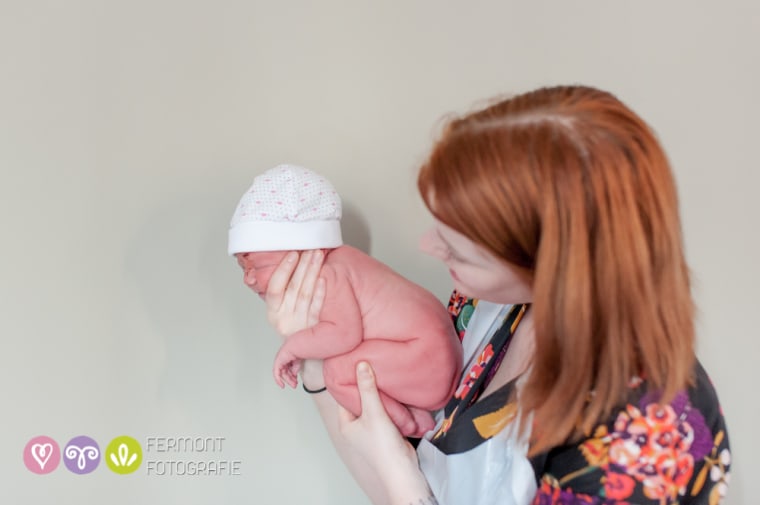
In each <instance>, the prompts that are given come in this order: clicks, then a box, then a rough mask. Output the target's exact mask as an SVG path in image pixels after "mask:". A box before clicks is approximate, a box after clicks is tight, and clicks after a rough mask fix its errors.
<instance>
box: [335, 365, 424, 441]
mask: <svg viewBox="0 0 760 505" xmlns="http://www.w3.org/2000/svg"><path fill="white" fill-rule="evenodd" d="M343 358H344V356H336V357H334V358H330V359H326V360H325V361H324V364H323V370H324V373H323V375H324V378H325V385H327V388H328V390H329V391H330V394H332V395H333V397H334V398H335V401H337V402H338V403H340V404H341V405H342V406H343V407H344V408H346V410H348V411H350V412H351V413H353V414H354V415H359V414H360V413H361V398H360V397H359V390H358V389H357V387H356V368H355V365H354V367H353V370H354V372H353V373H352V374H350V375H348V374H345V373H344V372H345V370H347V369H349V368H352V367H350V366H346V364H344V363H342V361H344V359H343ZM379 394H380V399H381V401H382V402H383V406H384V407H385V411H386V412H387V413H388V417H390V418H391V421H393V424H395V425H396V427H397V428H398V429H399V431H400V432H401V434H402V435H404V436H407V437H410V436H420V434H421V433H424V432H425V431H427V430H428V429H430V428H428V425H430V424H431V423H432V422H433V419H432V417H430V414H429V413H428V417H430V419H426V418H425V417H424V416H421V415H419V413H418V412H413V411H410V409H408V408H407V407H406V406H404V405H402V404H401V403H399V402H398V401H396V400H395V399H393V398H392V397H390V396H388V394H386V393H384V392H383V391H379ZM418 421H422V422H423V424H422V425H421V426H419V425H418ZM426 428H427V429H426Z"/></svg>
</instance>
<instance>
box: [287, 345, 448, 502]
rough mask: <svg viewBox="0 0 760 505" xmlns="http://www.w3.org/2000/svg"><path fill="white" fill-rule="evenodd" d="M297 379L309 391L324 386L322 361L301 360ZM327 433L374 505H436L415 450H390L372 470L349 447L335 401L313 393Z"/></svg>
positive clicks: (360, 456)
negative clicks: (384, 458)
mask: <svg viewBox="0 0 760 505" xmlns="http://www.w3.org/2000/svg"><path fill="white" fill-rule="evenodd" d="M301 379H302V380H303V383H304V385H305V386H306V387H307V388H308V389H310V390H318V389H321V388H322V387H323V386H324V378H323V377H322V362H321V361H316V360H307V361H306V362H304V366H303V370H302V374H301ZM313 397H314V403H315V404H316V406H317V410H318V411H319V414H320V416H321V417H322V421H323V422H324V424H325V428H326V429H327V433H328V434H329V436H330V439H331V440H332V443H333V445H334V446H335V450H336V451H337V452H338V455H339V456H340V458H341V459H342V460H343V462H344V464H345V465H346V467H347V468H348V470H349V471H350V472H351V475H352V476H353V477H354V480H356V482H357V484H359V487H361V488H362V490H363V491H364V492H365V493H366V494H367V496H368V497H369V498H370V500H371V501H372V503H374V504H375V505H438V502H437V501H436V499H435V497H433V495H432V493H431V492H430V489H429V487H428V483H427V481H426V480H425V476H424V474H423V473H422V471H421V470H420V468H419V464H418V462H417V457H416V453H414V451H413V449H411V447H409V452H406V453H404V451H397V452H392V453H391V454H392V455H391V456H388V460H387V461H383V462H382V464H381V465H379V467H380V469H379V470H375V469H374V468H373V466H372V465H369V464H367V463H368V462H367V461H366V459H365V458H364V457H363V456H362V455H360V454H359V453H357V452H355V451H354V450H352V448H351V445H350V444H349V443H348V442H347V440H346V439H345V438H344V437H343V435H342V433H341V431H340V425H339V422H338V404H337V402H336V401H335V399H334V398H333V397H332V396H331V395H330V394H329V393H328V392H327V391H324V392H322V393H318V394H315V395H313Z"/></svg>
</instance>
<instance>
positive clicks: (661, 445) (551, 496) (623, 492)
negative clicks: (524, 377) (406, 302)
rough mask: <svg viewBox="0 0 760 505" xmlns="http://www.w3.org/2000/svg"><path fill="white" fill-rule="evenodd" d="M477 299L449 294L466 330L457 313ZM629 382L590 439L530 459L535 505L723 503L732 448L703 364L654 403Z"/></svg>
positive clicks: (641, 386) (640, 385) (643, 387)
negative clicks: (688, 381)
mask: <svg viewBox="0 0 760 505" xmlns="http://www.w3.org/2000/svg"><path fill="white" fill-rule="evenodd" d="M473 305H477V301H475V302H474V303H473V301H470V300H466V299H464V297H462V296H461V295H459V294H458V293H456V292H455V293H454V294H453V295H452V298H451V303H450V304H449V311H450V313H451V314H452V318H453V319H454V322H455V324H456V325H457V330H458V331H460V332H461V334H464V329H466V322H464V324H462V321H459V320H458V319H459V317H460V315H461V316H466V318H467V319H468V320H469V317H470V316H471V311H470V312H469V313H468V314H465V313H464V312H466V311H464V312H463V311H462V310H461V308H462V307H467V306H470V307H472V306H473ZM459 326H463V328H462V329H460V327H459ZM507 386H510V388H508V389H511V386H512V384H508V385H507ZM505 387H506V386H505ZM630 387H631V390H630V396H629V398H628V401H627V402H626V404H625V405H621V407H620V408H619V409H617V411H615V412H614V413H613V414H612V415H611V416H610V417H609V418H608V419H607V420H606V421H605V422H604V423H600V424H599V425H598V426H596V427H595V428H594V429H593V430H592V431H591V433H590V435H589V436H588V437H587V438H584V439H582V440H579V441H577V442H574V443H571V444H567V445H563V446H559V447H555V448H553V449H552V450H550V451H548V452H547V453H544V454H541V455H539V456H537V457H536V458H534V459H533V460H532V463H533V466H534V470H535V472H536V481H537V482H538V492H537V494H536V497H535V498H534V500H533V504H534V505H554V504H562V505H582V504H593V505H599V504H605V505H611V504H621V505H625V504H658V505H664V504H679V505H685V504H706V505H717V504H719V503H720V502H721V500H722V498H723V496H724V495H725V493H726V490H727V487H728V482H729V470H730V465H731V453H730V448H729V441H728V434H727V432H726V424H725V419H724V417H723V412H722V410H721V408H720V404H719V402H718V398H717V395H716V393H715V389H714V387H713V385H712V383H711V382H710V379H709V377H708V375H707V373H706V372H705V370H704V369H703V368H702V366H701V364H699V363H697V364H696V366H695V370H694V383H693V385H692V386H690V387H689V388H688V389H685V390H683V391H681V392H679V393H678V394H677V395H676V397H675V398H674V399H673V401H671V402H670V403H669V404H667V405H660V404H658V403H657V400H658V398H657V396H656V395H654V394H652V393H649V392H647V384H646V381H644V380H641V379H634V380H632V381H631V384H630ZM486 399H487V398H486ZM501 399H502V400H504V399H506V398H501ZM475 405H477V403H476V404H473V405H472V406H471V407H470V408H472V407H474V406H475ZM490 408H491V409H493V408H494V406H490Z"/></svg>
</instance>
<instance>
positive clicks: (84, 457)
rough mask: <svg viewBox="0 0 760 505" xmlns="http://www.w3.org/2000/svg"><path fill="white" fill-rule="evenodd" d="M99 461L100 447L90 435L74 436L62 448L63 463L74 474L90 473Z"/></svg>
mask: <svg viewBox="0 0 760 505" xmlns="http://www.w3.org/2000/svg"><path fill="white" fill-rule="evenodd" d="M99 463H100V447H98V443H97V442H96V441H94V440H93V439H91V438H90V437H85V436H84V435H82V436H80V437H74V438H72V439H71V440H70V441H69V443H68V444H66V447H65V448H64V449H63V464H64V465H66V468H68V469H69V470H71V471H72V472H74V473H76V474H80V475H82V474H85V473H90V472H92V471H93V470H95V469H96V468H97V467H98V464H99Z"/></svg>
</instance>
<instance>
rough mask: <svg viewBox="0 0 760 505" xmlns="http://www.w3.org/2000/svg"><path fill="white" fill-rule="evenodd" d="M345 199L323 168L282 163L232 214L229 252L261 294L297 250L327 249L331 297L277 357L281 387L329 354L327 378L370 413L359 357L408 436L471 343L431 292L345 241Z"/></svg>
mask: <svg viewBox="0 0 760 505" xmlns="http://www.w3.org/2000/svg"><path fill="white" fill-rule="evenodd" d="M340 217H341V205H340V198H339V196H338V195H337V193H336V192H335V190H334V189H333V187H332V185H330V183H329V182H327V181H326V180H325V179H324V178H323V177H321V176H319V175H318V174H315V173H314V172H312V171H310V170H307V169H304V168H301V167H295V166H289V165H280V166H278V167H275V168H273V169H271V170H269V171H267V172H265V173H264V174H262V175H260V176H258V177H256V178H255V179H254V182H253V186H252V187H251V188H250V189H249V190H248V192H247V193H246V194H245V195H244V196H243V198H242V200H241V202H240V204H239V206H238V208H237V209H236V211H235V215H234V216H233V219H232V224H231V228H230V235H229V253H230V254H234V255H235V256H236V257H237V259H238V263H239V264H240V266H241V267H242V268H243V271H244V281H245V283H246V284H247V285H248V286H249V287H250V288H251V289H253V290H254V291H255V292H256V293H258V294H259V295H263V294H264V293H266V289H267V286H268V283H269V278H270V276H271V274H272V272H273V271H274V269H275V268H276V267H277V265H279V263H280V262H281V261H282V259H283V258H284V256H285V255H286V254H287V253H288V252H289V251H293V250H296V251H303V250H309V249H323V250H324V252H325V261H324V264H323V267H322V271H321V273H320V277H322V278H323V279H324V280H325V300H324V303H323V306H322V311H321V313H320V316H319V322H318V323H317V324H316V325H315V326H313V327H311V328H307V329H305V330H302V331H299V332H296V333H295V334H293V335H291V336H290V337H288V338H287V339H286V341H285V343H284V344H283V345H282V347H281V348H280V350H279V352H278V353H277V356H276V357H275V360H274V376H275V380H276V381H277V383H278V384H279V385H280V387H283V385H284V380H283V378H285V379H286V380H287V382H288V383H289V384H290V385H291V386H295V385H296V382H295V379H294V378H293V377H292V375H291V374H290V371H291V369H292V368H297V363H299V362H300V360H302V359H322V360H324V379H325V386H326V387H327V390H328V391H329V392H330V394H332V395H333V397H334V398H335V400H336V401H337V402H338V403H340V404H341V405H343V406H344V407H345V408H346V409H347V410H349V411H351V412H352V413H353V414H355V415H359V414H360V413H361V412H360V411H361V404H360V400H359V392H358V390H357V388H356V364H357V363H358V362H359V361H367V362H369V363H370V364H371V365H372V368H373V369H374V371H375V376H376V378H377V385H378V389H379V390H380V396H381V398H382V400H383V404H384V406H385V409H386V411H387V412H388V415H389V416H390V417H391V419H392V420H393V422H394V423H395V424H396V426H397V427H398V428H399V430H400V431H401V433H402V434H404V435H406V436H417V437H419V436H422V434H424V433H425V432H426V431H428V430H430V429H432V428H433V427H434V421H433V418H432V416H431V414H430V411H431V410H435V409H438V408H441V407H443V406H444V405H445V404H446V402H447V401H448V399H449V398H450V396H451V395H452V394H453V392H454V389H455V388H456V385H457V381H458V378H459V373H460V367H461V362H462V349H461V345H460V344H459V340H458V338H457V336H456V334H455V332H454V328H453V325H452V323H451V318H450V316H449V315H448V312H447V311H446V309H445V308H444V307H443V305H442V304H441V303H440V302H439V301H438V299H437V298H436V297H435V296H434V295H433V294H432V293H430V292H429V291H427V290H425V289H424V288H422V287H420V286H418V285H416V284H414V283H413V282H411V281H409V280H407V279H405V278H404V277H402V276H401V275H399V274H397V273H396V272H394V271H393V270H392V269H391V268H389V267H388V266H386V265H384V264H383V263H381V262H379V261H377V260H375V259H374V258H372V257H370V256H368V255H367V254H365V253H363V252H361V251H359V250H358V249H355V248H353V247H350V246H346V245H343V243H342V237H341V232H340Z"/></svg>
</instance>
